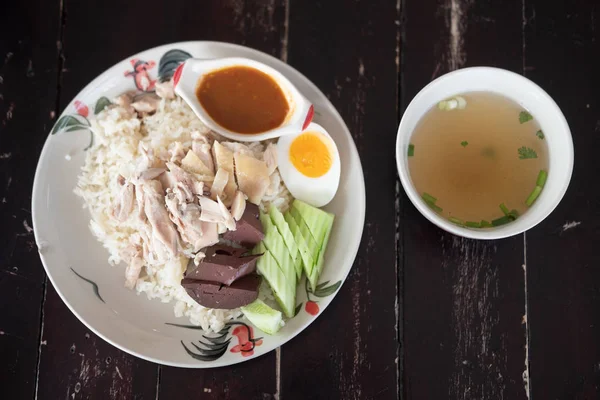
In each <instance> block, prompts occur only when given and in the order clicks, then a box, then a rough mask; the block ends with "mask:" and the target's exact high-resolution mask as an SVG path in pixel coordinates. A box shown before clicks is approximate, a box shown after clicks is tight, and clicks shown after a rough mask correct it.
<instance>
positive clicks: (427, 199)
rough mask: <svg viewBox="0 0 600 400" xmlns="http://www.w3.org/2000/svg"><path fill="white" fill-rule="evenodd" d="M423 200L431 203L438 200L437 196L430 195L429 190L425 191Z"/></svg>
mask: <svg viewBox="0 0 600 400" xmlns="http://www.w3.org/2000/svg"><path fill="white" fill-rule="evenodd" d="M422 197H423V200H425V202H426V203H431V204H435V202H436V201H437V198H436V197H433V196H432V195H430V194H429V193H427V192H423V196H422Z"/></svg>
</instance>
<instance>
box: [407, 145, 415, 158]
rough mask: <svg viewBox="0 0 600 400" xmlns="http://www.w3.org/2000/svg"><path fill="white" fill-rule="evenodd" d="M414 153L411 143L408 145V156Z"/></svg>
mask: <svg viewBox="0 0 600 400" xmlns="http://www.w3.org/2000/svg"><path fill="white" fill-rule="evenodd" d="M414 155H415V145H414V144H412V143H411V144H409V145H408V156H409V157H412V156H414Z"/></svg>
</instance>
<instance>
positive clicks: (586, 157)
mask: <svg viewBox="0 0 600 400" xmlns="http://www.w3.org/2000/svg"><path fill="white" fill-rule="evenodd" d="M525 5H526V6H525V9H524V15H523V17H524V18H523V26H524V33H525V71H526V76H527V77H528V78H530V79H532V80H533V81H534V82H536V83H538V84H539V85H540V86H542V88H544V89H545V90H546V91H547V92H548V93H549V94H550V96H552V97H553V98H554V99H555V101H556V102H557V103H558V105H559V107H561V109H562V111H563V113H564V114H565V116H566V118H567V121H568V122H569V125H570V127H571V132H572V135H573V141H574V145H575V165H574V170H573V177H572V180H571V185H570V186H569V190H568V191H567V193H566V195H565V197H564V199H563V201H562V202H561V204H560V205H559V206H558V208H557V209H556V210H555V211H554V212H553V213H552V214H551V215H550V216H549V217H548V218H547V219H546V220H545V221H544V222H543V223H541V224H540V225H539V226H538V227H536V228H534V229H532V230H531V231H530V232H528V233H527V285H528V289H529V296H528V304H529V310H530V312H529V314H528V317H529V324H530V326H531V335H530V362H531V371H530V372H531V375H530V379H531V390H532V397H533V398H534V399H550V398H552V399H577V400H579V399H598V398H600V343H599V338H600V311H599V310H600V269H599V268H598V266H599V265H600V253H598V243H599V240H600V212H599V211H598V210H599V209H600V208H599V206H600V202H599V200H598V199H599V198H600V189H599V188H598V185H597V184H595V183H593V182H595V181H596V179H595V176H596V174H597V171H598V170H599V169H600V159H599V158H598V155H597V152H598V148H600V101H599V100H598V93H597V92H598V88H600V78H599V77H598V71H599V70H600V56H599V54H600V33H599V32H598V29H599V27H598V21H600V8H599V6H598V4H597V2H593V1H581V0H578V1H557V2H545V1H537V0H528V1H526V3H525Z"/></svg>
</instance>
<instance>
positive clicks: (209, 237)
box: [195, 221, 219, 249]
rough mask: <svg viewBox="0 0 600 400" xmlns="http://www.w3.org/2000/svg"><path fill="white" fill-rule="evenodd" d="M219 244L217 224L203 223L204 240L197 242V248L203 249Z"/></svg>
mask: <svg viewBox="0 0 600 400" xmlns="http://www.w3.org/2000/svg"><path fill="white" fill-rule="evenodd" d="M217 243H219V233H218V232H217V224H216V223H214V222H206V221H202V239H200V240H199V241H197V242H196V244H195V245H196V247H198V248H200V249H203V248H205V247H208V246H212V245H213V244H217Z"/></svg>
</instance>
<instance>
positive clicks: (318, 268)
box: [308, 219, 333, 290]
mask: <svg viewBox="0 0 600 400" xmlns="http://www.w3.org/2000/svg"><path fill="white" fill-rule="evenodd" d="M332 228H333V219H332V220H331V224H330V225H329V226H328V227H327V230H326V231H325V237H324V238H323V244H322V245H321V250H319V258H317V264H316V265H315V267H314V268H313V270H312V274H311V275H310V276H309V277H308V281H309V282H310V287H311V288H312V289H313V290H315V288H316V287H317V284H318V282H319V276H321V272H323V266H324V263H325V251H327V243H329V236H330V235H331V230H332Z"/></svg>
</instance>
